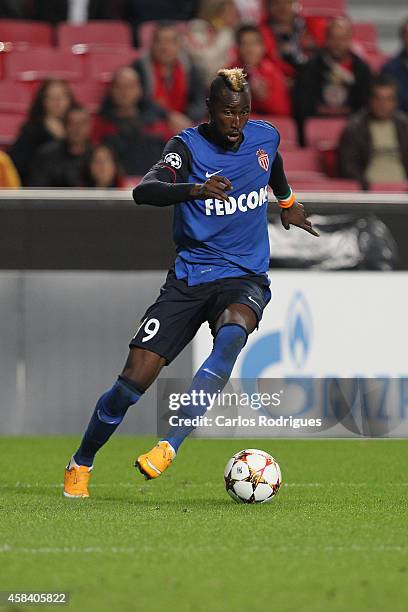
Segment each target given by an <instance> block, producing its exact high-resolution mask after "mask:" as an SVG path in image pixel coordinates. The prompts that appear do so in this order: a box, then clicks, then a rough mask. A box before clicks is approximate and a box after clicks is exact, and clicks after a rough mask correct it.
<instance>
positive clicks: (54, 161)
mask: <svg viewBox="0 0 408 612" xmlns="http://www.w3.org/2000/svg"><path fill="white" fill-rule="evenodd" d="M65 127H66V136H65V138H64V139H62V140H58V141H55V142H49V143H47V144H45V145H43V146H42V147H41V148H40V149H39V150H38V152H37V154H36V156H35V157H34V160H33V164H32V169H31V178H30V181H29V184H30V186H32V187H81V185H82V182H83V175H84V169H85V165H86V163H87V161H88V158H89V156H90V153H91V148H92V147H91V140H90V137H91V127H92V123H91V117H90V115H89V112H88V111H87V109H86V108H84V107H82V106H76V107H73V108H71V109H70V110H69V111H68V113H67V115H66V119H65Z"/></svg>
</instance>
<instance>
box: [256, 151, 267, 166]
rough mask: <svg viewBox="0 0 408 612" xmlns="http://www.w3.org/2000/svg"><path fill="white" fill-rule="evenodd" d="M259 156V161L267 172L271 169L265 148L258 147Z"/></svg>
mask: <svg viewBox="0 0 408 612" xmlns="http://www.w3.org/2000/svg"><path fill="white" fill-rule="evenodd" d="M256 155H257V157H258V163H259V165H260V166H261V168H262V170H265V172H267V171H268V170H269V156H268V154H267V152H266V151H265V150H264V149H258V150H257V152H256Z"/></svg>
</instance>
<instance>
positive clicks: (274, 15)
mask: <svg viewBox="0 0 408 612" xmlns="http://www.w3.org/2000/svg"><path fill="white" fill-rule="evenodd" d="M269 15H270V17H271V19H272V21H273V22H275V23H277V24H282V25H284V24H285V25H288V24H291V23H292V22H293V20H294V18H295V16H296V5H295V2H294V0H270V2H269Z"/></svg>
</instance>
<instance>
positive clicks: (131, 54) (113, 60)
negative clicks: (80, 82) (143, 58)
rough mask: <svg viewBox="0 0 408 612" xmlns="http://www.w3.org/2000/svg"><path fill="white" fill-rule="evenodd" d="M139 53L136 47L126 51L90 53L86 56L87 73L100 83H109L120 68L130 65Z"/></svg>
mask: <svg viewBox="0 0 408 612" xmlns="http://www.w3.org/2000/svg"><path fill="white" fill-rule="evenodd" d="M139 55H140V52H139V51H138V50H136V49H128V51H127V52H126V53H90V54H89V55H88V56H87V58H86V69H85V70H86V74H87V76H88V77H89V78H90V79H92V80H94V81H98V82H99V83H109V82H110V81H111V80H112V76H113V73H114V72H116V70H117V69H118V68H121V67H122V66H130V65H131V64H132V63H133V62H134V61H135V59H137V57H138V56H139Z"/></svg>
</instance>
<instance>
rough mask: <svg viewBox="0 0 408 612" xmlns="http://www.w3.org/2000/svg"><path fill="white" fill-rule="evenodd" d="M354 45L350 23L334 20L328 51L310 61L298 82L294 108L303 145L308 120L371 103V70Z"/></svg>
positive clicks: (340, 18)
mask: <svg viewBox="0 0 408 612" xmlns="http://www.w3.org/2000/svg"><path fill="white" fill-rule="evenodd" d="M351 43H352V27H351V22H350V21H349V19H347V18H345V17H336V18H334V19H333V20H332V21H331V22H330V24H329V26H328V28H327V33H326V44H325V47H324V48H323V49H322V50H320V51H318V52H317V54H316V55H315V56H314V57H313V58H312V59H311V60H309V62H308V63H307V64H306V66H305V67H304V68H303V69H302V70H301V72H300V74H299V76H298V78H297V81H296V85H295V90H294V107H295V116H296V119H297V121H298V128H299V142H300V144H302V145H303V144H304V134H303V129H304V125H303V124H304V120H305V119H306V118H307V117H310V116H316V115H318V116H326V117H333V116H341V115H348V114H351V113H354V112H357V111H358V110H360V109H361V108H362V107H363V106H364V105H365V104H366V103H367V97H368V91H369V88H370V81H371V72H370V68H369V67H368V65H367V64H366V63H365V62H364V61H363V60H362V59H361V58H359V57H358V56H357V55H356V54H355V53H353V52H352V50H351Z"/></svg>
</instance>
